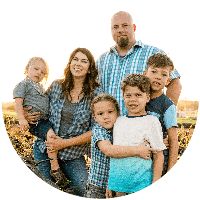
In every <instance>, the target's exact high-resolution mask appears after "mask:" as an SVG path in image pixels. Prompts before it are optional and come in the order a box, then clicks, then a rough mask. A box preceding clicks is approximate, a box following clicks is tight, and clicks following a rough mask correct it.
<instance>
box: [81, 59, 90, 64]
mask: <svg viewBox="0 0 200 200" xmlns="http://www.w3.org/2000/svg"><path fill="white" fill-rule="evenodd" d="M81 62H82V63H85V64H87V63H89V61H88V60H85V59H84V60H81Z"/></svg>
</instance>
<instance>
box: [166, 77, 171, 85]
mask: <svg viewBox="0 0 200 200" xmlns="http://www.w3.org/2000/svg"><path fill="white" fill-rule="evenodd" d="M170 82H171V80H170V78H168V79H167V82H166V84H165V86H168V85H169V84H170Z"/></svg>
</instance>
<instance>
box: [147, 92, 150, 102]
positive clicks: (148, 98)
mask: <svg viewBox="0 0 200 200" xmlns="http://www.w3.org/2000/svg"><path fill="white" fill-rule="evenodd" d="M149 101H150V94H148V95H147V103H148V102H149Z"/></svg>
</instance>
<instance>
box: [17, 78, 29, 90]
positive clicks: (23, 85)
mask: <svg viewBox="0 0 200 200" xmlns="http://www.w3.org/2000/svg"><path fill="white" fill-rule="evenodd" d="M28 85H30V83H29V82H27V81H26V79H24V80H22V81H20V82H19V83H17V84H16V85H15V87H14V91H16V90H24V89H25V88H26V87H27V86H28Z"/></svg>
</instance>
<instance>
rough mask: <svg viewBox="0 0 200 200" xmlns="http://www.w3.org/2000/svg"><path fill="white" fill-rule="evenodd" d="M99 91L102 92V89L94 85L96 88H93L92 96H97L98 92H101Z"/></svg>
mask: <svg viewBox="0 0 200 200" xmlns="http://www.w3.org/2000/svg"><path fill="white" fill-rule="evenodd" d="M101 93H103V89H102V88H101V86H98V87H96V88H95V89H94V92H93V95H94V97H95V96H97V95H99V94H101Z"/></svg>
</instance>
